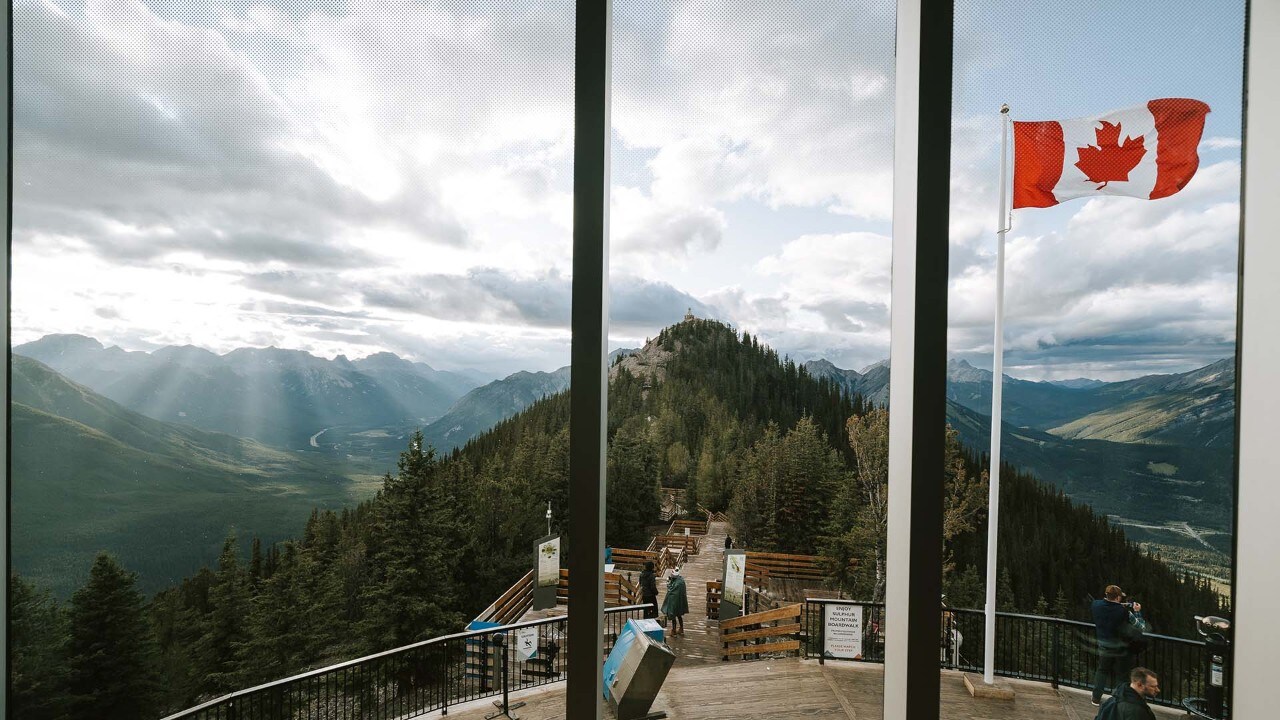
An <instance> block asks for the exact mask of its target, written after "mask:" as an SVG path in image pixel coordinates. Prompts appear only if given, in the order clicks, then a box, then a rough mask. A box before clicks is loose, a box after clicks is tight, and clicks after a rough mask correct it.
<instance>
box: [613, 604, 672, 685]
mask: <svg viewBox="0 0 1280 720" xmlns="http://www.w3.org/2000/svg"><path fill="white" fill-rule="evenodd" d="M638 635H648V636H649V637H650V638H653V639H654V640H655V641H657V642H666V636H665V633H664V632H663V630H662V625H660V624H658V621H657V620H628V621H627V624H626V625H623V626H622V632H619V633H618V639H617V640H616V641H614V643H613V650H612V651H611V652H610V653H609V657H608V658H607V659H606V660H605V661H604V699H605V700H610V701H612V700H613V695H612V694H611V693H610V692H609V688H610V687H612V686H613V679H614V678H616V677H617V676H618V668H619V667H621V666H622V659H623V658H625V657H626V656H627V651H628V650H630V649H631V646H632V645H634V644H635V642H636V636H638Z"/></svg>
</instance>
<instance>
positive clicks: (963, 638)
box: [801, 599, 1205, 707]
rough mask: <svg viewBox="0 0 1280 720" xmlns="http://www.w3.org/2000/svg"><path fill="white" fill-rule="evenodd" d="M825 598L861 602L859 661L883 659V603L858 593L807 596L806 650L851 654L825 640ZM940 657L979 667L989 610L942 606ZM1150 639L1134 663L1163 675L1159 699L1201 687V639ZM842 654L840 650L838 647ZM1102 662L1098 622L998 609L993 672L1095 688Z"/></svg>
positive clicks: (1169, 700)
mask: <svg viewBox="0 0 1280 720" xmlns="http://www.w3.org/2000/svg"><path fill="white" fill-rule="evenodd" d="M828 606H846V607H847V606H858V607H861V608H862V623H861V631H862V637H861V640H862V647H861V657H860V658H857V660H860V661H862V662H877V663H879V662H884V613H885V609H884V605H883V604H882V603H869V602H859V601H855V600H827V599H809V600H806V601H805V607H804V613H803V614H802V615H801V632H802V633H803V640H804V642H803V648H804V653H805V656H806V657H816V658H819V659H820V660H822V661H824V662H825V661H826V660H830V659H841V660H844V659H852V658H846V657H834V655H835V654H833V652H832V651H831V648H830V647H829V646H828V638H827V635H826V624H825V623H824V621H823V617H824V612H826V608H827V607H828ZM941 612H942V627H943V631H942V637H941V638H939V643H938V647H939V661H940V664H941V666H942V667H944V668H948V669H952V670H964V671H969V672H982V670H983V666H982V663H983V651H984V643H985V638H986V624H985V615H984V613H983V612H982V611H981V610H962V609H950V608H944V609H942V610H941ZM1146 637H1147V639H1148V640H1149V641H1150V645H1149V646H1148V647H1147V649H1146V650H1144V651H1143V652H1142V653H1140V654H1139V655H1138V656H1137V658H1136V661H1137V664H1138V665H1142V666H1143V667H1147V668H1150V669H1152V670H1154V671H1155V672H1156V673H1157V674H1158V675H1159V676H1160V689H1161V695H1160V697H1159V698H1157V699H1156V700H1155V702H1156V703H1158V704H1160V705H1168V706H1173V707H1181V706H1182V701H1183V699H1184V698H1189V697H1202V696H1203V695H1204V689H1205V688H1204V686H1205V678H1204V657H1205V655H1204V653H1205V650H1204V643H1202V642H1199V641H1196V640H1185V639H1183V638H1175V637H1169V636H1167V635H1147V636H1146ZM836 654H838V653H836ZM1097 667H1098V652H1097V643H1096V641H1095V640H1094V628H1093V625H1091V624H1089V623H1084V622H1078V621H1075V620H1061V619H1058V618H1049V617H1041V616H1039V615H1020V614H1018V613H1006V612H998V613H996V653H995V674H996V675H1001V676H1004V677H1012V678H1019V679H1023V680H1038V681H1040V682H1047V683H1050V684H1052V685H1053V686H1054V687H1055V688H1056V687H1058V686H1059V685H1065V686H1067V687H1075V688H1084V689H1092V688H1093V675H1094V671H1095V670H1096V669H1097Z"/></svg>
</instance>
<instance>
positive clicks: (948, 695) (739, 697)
mask: <svg viewBox="0 0 1280 720" xmlns="http://www.w3.org/2000/svg"><path fill="white" fill-rule="evenodd" d="M883 669H884V668H883V666H882V665H872V664H864V663H828V664H826V665H819V664H818V663H817V661H816V660H800V659H798V658H788V659H782V660H758V661H754V662H726V663H717V664H715V665H710V664H701V665H697V664H688V663H686V664H685V665H684V666H683V667H681V666H680V665H679V664H677V666H676V667H674V668H672V670H671V674H670V675H668V676H667V681H666V683H665V684H664V686H663V688H662V691H661V692H660V693H659V694H658V699H657V701H656V702H655V703H654V706H653V709H654V710H662V711H665V712H666V713H667V714H668V717H669V718H670V720H713V719H716V720H718V719H722V718H733V719H734V720H766V719H768V720H776V719H777V718H833V719H835V720H881V718H882V717H883V715H882V712H881V705H882V700H881V698H882V696H883V693H884V683H883ZM1009 682H1010V684H1011V685H1012V686H1013V687H1014V689H1015V690H1016V692H1017V697H1016V698H1015V699H1014V700H1013V701H1001V700H988V699H975V698H972V697H970V696H969V694H968V693H967V692H966V691H965V688H964V681H963V680H962V677H961V675H960V673H956V672H951V671H943V672H942V701H941V711H942V713H941V716H942V718H943V720H1058V719H1061V720H1092V719H1093V718H1094V716H1095V715H1096V709H1095V708H1094V707H1092V706H1091V705H1090V703H1089V694H1088V693H1087V692H1084V691H1080V690H1072V689H1066V688H1064V689H1061V690H1054V689H1053V688H1052V687H1050V686H1049V685H1046V684H1041V683H1033V682H1021V681H1016V680H1013V681H1009ZM512 698H513V702H514V701H515V700H523V701H525V702H527V703H528V704H527V705H526V706H525V707H522V708H519V709H518V710H516V711H515V714H516V715H517V716H518V717H519V718H520V719H521V720H564V718H565V711H564V685H563V684H557V685H554V686H551V687H549V688H544V689H541V690H533V691H528V692H526V693H521V694H517V695H513V696H512ZM493 709H494V708H493V706H492V705H491V704H490V703H489V702H487V701H477V702H476V703H472V704H470V705H466V706H462V705H459V706H455V707H453V708H450V710H449V715H448V717H449V718H457V719H458V720H480V719H481V718H483V717H484V716H485V715H486V714H488V713H491V712H493ZM1156 716H1157V717H1159V718H1161V719H1162V720H1165V719H1172V718H1181V717H1184V715H1183V714H1182V713H1175V712H1173V711H1172V710H1165V709H1161V708H1157V709H1156ZM429 717H434V715H432V716H429ZM606 717H612V716H611V715H610V714H609V713H607V712H606Z"/></svg>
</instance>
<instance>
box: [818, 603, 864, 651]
mask: <svg viewBox="0 0 1280 720" xmlns="http://www.w3.org/2000/svg"><path fill="white" fill-rule="evenodd" d="M822 656H823V657H829V658H835V659H838V660H861V659H862V606H861V605H834V604H829V605H824V606H823V610H822Z"/></svg>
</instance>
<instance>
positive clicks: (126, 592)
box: [68, 553, 160, 720]
mask: <svg viewBox="0 0 1280 720" xmlns="http://www.w3.org/2000/svg"><path fill="white" fill-rule="evenodd" d="M135 581H136V575H134V574H133V573H131V572H127V571H126V570H125V569H124V568H122V567H120V565H119V564H118V563H117V562H116V561H115V559H114V558H112V557H111V556H110V555H108V554H106V553H100V554H99V555H98V556H97V558H96V559H94V561H93V567H92V568H91V569H90V571H89V580H88V582H86V583H85V585H84V586H83V587H81V588H80V589H79V590H77V591H76V592H75V594H74V595H72V596H71V609H70V613H69V618H68V619H69V624H70V628H71V647H70V658H69V661H68V669H69V679H68V685H69V688H70V691H71V701H72V713H71V717H73V718H84V719H85V720H89V719H90V718H95V719H100V720H116V719H117V718H118V719H119V720H136V718H144V717H150V716H153V715H154V714H155V712H156V710H157V706H156V702H157V696H158V692H159V689H160V685H159V676H158V672H157V667H156V648H155V641H154V638H153V636H152V634H151V628H150V626H148V624H147V621H146V615H145V614H144V606H145V601H144V599H143V597H142V594H141V593H139V592H138V591H137V589H136V588H135V584H136V582H135Z"/></svg>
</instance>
